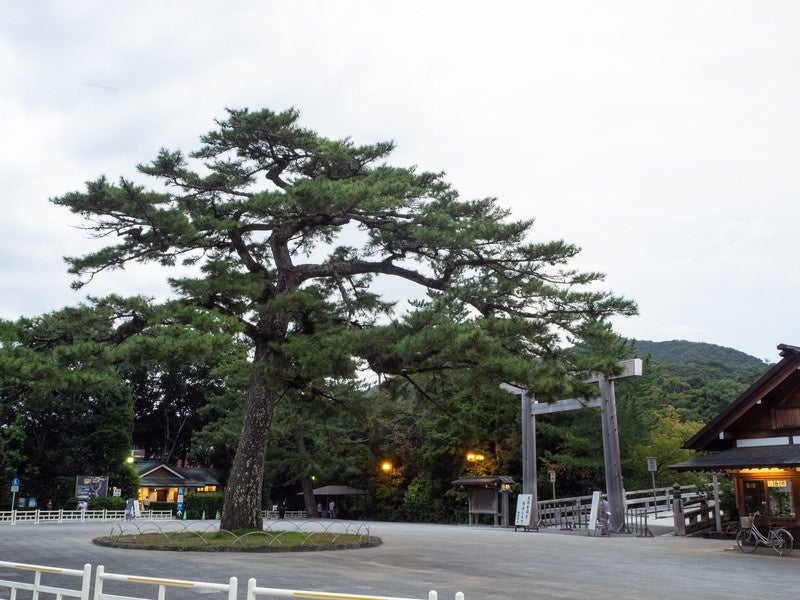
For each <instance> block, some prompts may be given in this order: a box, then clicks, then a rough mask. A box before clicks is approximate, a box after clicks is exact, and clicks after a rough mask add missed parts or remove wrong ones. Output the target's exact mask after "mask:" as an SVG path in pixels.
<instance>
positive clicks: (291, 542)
mask: <svg viewBox="0 0 800 600" xmlns="http://www.w3.org/2000/svg"><path fill="white" fill-rule="evenodd" d="M93 541H94V543H95V544H97V545H99V546H112V547H114V548H130V549H137V550H173V551H180V552H187V551H188V552H191V551H195V552H292V551H303V550H338V549H347V548H366V547H371V546H377V545H378V544H380V543H381V540H380V539H379V538H374V537H371V536H369V535H357V534H351V533H334V532H307V531H239V532H230V531H206V532H195V531H178V532H146V533H145V532H141V533H134V534H126V535H112V536H107V537H102V538H96V539H95V540H93Z"/></svg>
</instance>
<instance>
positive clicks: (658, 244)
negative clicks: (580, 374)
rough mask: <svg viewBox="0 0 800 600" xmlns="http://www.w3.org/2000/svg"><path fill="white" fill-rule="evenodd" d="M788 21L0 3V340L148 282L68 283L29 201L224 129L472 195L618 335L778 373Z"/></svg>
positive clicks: (787, 321)
mask: <svg viewBox="0 0 800 600" xmlns="http://www.w3.org/2000/svg"><path fill="white" fill-rule="evenodd" d="M798 31H800V3H798V2H795V1H789V2H779V1H771V2H736V1H731V0H725V1H720V2H703V1H702V0H692V1H686V2H676V1H672V2H663V1H662V2H647V1H643V0H635V1H631V2H622V1H613V0H612V1H604V2H596V1H589V2H566V1H564V2H562V1H557V2H556V1H553V2H537V1H531V0H527V1H519V2H515V1H506V2H496V3H487V2H480V3H479V2H473V1H470V0H458V1H434V0H426V1H417V0H402V1H399V0H398V1H394V0H391V1H390V0H386V1H380V2H374V1H367V0H364V1H362V2H355V1H342V0H319V1H305V0H300V1H298V0H293V1H290V2H287V1H283V2H277V1H261V2H253V1H251V2H237V1H231V0H228V1H224V2H223V1H221V0H220V1H199V0H192V1H188V0H187V1H184V2H177V1H174V0H157V1H148V0H139V1H138V2H135V3H134V2H126V3H122V2H101V1H91V0H85V1H80V0H69V1H66V0H65V1H63V2H46V1H36V0H31V1H28V2H6V3H3V6H2V8H0V132H2V140H1V142H2V143H0V181H1V182H2V188H1V189H2V195H0V208H1V209H2V217H0V219H1V220H0V234H1V235H0V277H1V278H2V292H0V318H6V319H16V318H18V317H19V316H23V315H24V316H35V315H37V314H41V313H44V312H47V311H51V310H56V309H58V308H61V307H63V306H65V305H74V304H77V303H79V302H80V301H82V300H83V298H84V297H85V294H87V293H88V294H91V295H93V296H101V295H104V294H106V293H110V292H118V293H121V294H137V293H144V294H147V295H153V296H155V297H163V295H164V294H165V293H167V288H166V286H165V284H164V273H163V272H160V271H158V270H157V269H155V268H147V269H137V270H133V271H131V272H126V273H122V274H114V275H103V276H101V277H100V278H99V279H98V280H96V281H95V282H93V283H92V284H91V285H89V286H87V287H86V288H84V289H83V290H81V291H80V292H74V291H72V290H71V289H70V287H69V282H70V278H69V276H68V275H67V274H66V269H65V265H64V263H63V261H62V258H61V257H62V256H63V255H76V254H80V253H82V252H84V251H86V250H87V249H89V248H92V247H93V243H94V242H92V241H91V240H88V239H87V238H86V236H85V233H84V232H81V231H80V230H79V229H77V228H76V227H75V226H76V225H77V224H78V223H79V221H78V220H77V218H76V217H74V216H73V215H71V213H69V212H68V211H67V210H66V209H64V208H60V207H57V206H55V205H52V204H51V203H50V202H49V201H48V199H49V198H52V197H54V196H60V195H63V194H65V193H67V192H69V191H75V190H79V189H82V186H83V182H84V181H87V180H91V179H95V178H96V177H98V176H100V175H107V176H108V177H109V178H111V179H112V180H116V179H117V178H118V177H119V176H121V175H122V176H127V177H133V176H134V175H135V165H136V164H138V163H143V162H147V161H149V160H151V159H153V158H155V155H156V153H157V151H158V150H159V148H161V147H167V148H170V149H182V150H185V151H190V150H192V149H194V148H196V147H197V143H198V137H199V136H200V135H201V134H203V133H205V132H207V131H209V130H210V129H212V128H213V119H214V118H219V117H222V116H223V115H224V108H225V107H232V108H243V107H249V108H252V109H258V108H270V109H272V110H283V109H285V108H288V107H290V106H294V107H297V108H298V109H299V110H300V111H301V113H302V124H303V125H304V126H306V127H309V128H311V129H315V130H316V131H318V132H319V133H321V134H322V135H325V136H328V137H333V138H341V137H344V136H348V135H349V136H352V138H353V139H354V141H356V142H358V143H371V142H375V141H379V140H386V139H393V140H395V142H396V144H397V147H398V148H397V151H396V152H395V154H394V155H393V157H392V162H393V163H394V164H398V165H418V167H419V168H420V169H424V170H433V171H439V170H442V171H445V172H446V173H447V179H448V180H449V181H450V182H451V183H452V184H453V185H454V187H455V188H456V189H458V190H459V192H460V193H461V195H462V197H463V198H477V197H484V196H495V197H497V198H498V200H499V203H500V204H501V205H503V206H507V207H509V208H510V209H511V210H512V212H513V215H514V216H515V217H519V218H530V217H533V218H535V219H536V225H535V228H534V230H533V234H534V236H535V239H537V240H539V241H546V240H551V239H564V240H566V241H568V242H570V243H574V244H577V245H579V246H581V247H582V248H583V251H582V252H581V254H580V257H579V259H578V260H577V261H576V262H575V266H576V267H579V268H581V269H585V270H597V271H601V272H604V273H605V274H606V289H608V290H611V291H613V292H615V293H617V294H621V295H624V296H626V297H628V298H631V299H634V300H635V301H636V302H637V303H638V304H639V308H640V315H639V316H637V317H632V318H628V319H624V320H620V321H616V322H615V324H616V328H617V330H618V331H619V332H620V333H621V334H622V335H625V336H627V337H632V338H636V339H647V340H655V341H664V340H671V339H686V340H692V341H700V342H709V343H713V344H719V345H722V346H729V347H732V348H736V349H737V350H741V351H744V352H747V353H748V354H751V355H754V356H756V357H758V358H763V359H768V360H770V361H775V360H777V359H778V354H777V351H776V346H777V345H778V344H779V343H788V344H800V327H799V325H800V310H799V309H798V306H797V299H798V298H800V276H799V275H798V270H797V261H798V258H799V257H800V252H798V251H799V250H800V235H798V234H799V233H800V232H798V224H800V202H798V194H799V193H800V186H798V177H799V176H800V168H799V167H800V165H799V164H798V163H799V162H800V112H799V111H800V44H799V43H798Z"/></svg>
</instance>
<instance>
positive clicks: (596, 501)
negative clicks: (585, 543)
mask: <svg viewBox="0 0 800 600" xmlns="http://www.w3.org/2000/svg"><path fill="white" fill-rule="evenodd" d="M601 493H602V492H592V510H591V512H590V513H589V522H588V523H587V527H588V528H589V533H590V534H594V530H595V529H596V525H597V515H598V513H599V512H600V495H601Z"/></svg>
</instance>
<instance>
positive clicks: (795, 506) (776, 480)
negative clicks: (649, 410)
mask: <svg viewBox="0 0 800 600" xmlns="http://www.w3.org/2000/svg"><path fill="white" fill-rule="evenodd" d="M778 350H779V351H780V356H781V360H780V362H778V363H777V364H775V365H774V366H773V367H772V368H770V369H769V371H767V372H766V373H765V374H764V375H763V376H762V377H761V378H759V379H758V381H756V382H755V383H754V384H753V385H751V386H750V387H749V388H748V389H747V390H746V391H745V392H744V393H743V394H742V395H741V396H739V397H738V398H736V399H735V400H734V401H733V402H731V403H730V404H729V405H728V406H726V407H725V408H724V409H723V410H722V411H721V412H720V413H719V414H718V415H717V416H716V417H715V418H714V419H712V420H711V421H710V422H709V423H708V424H707V425H706V426H705V427H704V428H703V429H701V430H700V431H699V432H698V433H697V434H696V435H695V436H694V437H692V438H691V439H689V440H688V441H687V442H686V443H685V444H684V448H690V449H693V450H698V451H700V452H702V454H699V455H698V456H695V457H693V458H692V459H690V460H687V461H684V462H681V463H678V464H675V465H670V468H672V469H675V470H678V471H705V472H725V473H730V474H731V475H732V476H733V481H734V486H735V490H736V505H737V507H738V510H739V514H740V515H749V514H751V513H753V512H755V511H759V512H761V514H762V515H764V516H765V517H766V518H767V519H769V521H770V522H774V523H775V524H776V525H780V526H782V527H786V528H787V529H790V530H792V531H793V532H795V533H797V532H800V519H798V514H800V347H797V346H789V345H786V344H781V345H779V346H778Z"/></svg>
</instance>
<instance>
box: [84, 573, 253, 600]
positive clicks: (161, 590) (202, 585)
mask: <svg viewBox="0 0 800 600" xmlns="http://www.w3.org/2000/svg"><path fill="white" fill-rule="evenodd" d="M105 581H127V582H130V583H145V584H151V585H155V586H158V600H164V598H165V597H166V588H167V587H180V588H193V589H198V590H209V591H213V592H227V593H228V600H236V592H237V580H236V577H231V578H230V579H229V580H228V583H211V582H208V581H186V580H183V579H161V578H158V577H142V576H138V575H123V574H121V573H106V572H105V567H103V565H100V566H99V567H97V569H96V571H95V579H94V600H118V599H119V598H125V599H126V600H134V598H135V597H133V596H119V595H118V594H106V593H104V592H103V582H105ZM141 600H147V599H145V598H142V599H141Z"/></svg>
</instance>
